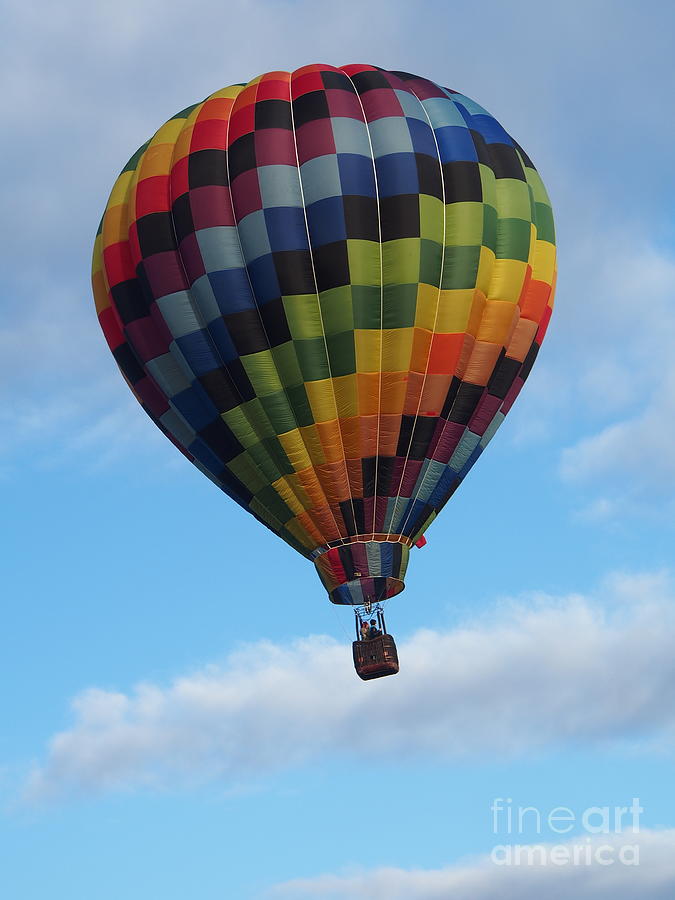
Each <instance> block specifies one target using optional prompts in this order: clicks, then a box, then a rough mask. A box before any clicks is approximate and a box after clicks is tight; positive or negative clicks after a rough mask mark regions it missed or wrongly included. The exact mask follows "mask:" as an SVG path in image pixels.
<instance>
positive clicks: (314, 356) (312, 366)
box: [295, 337, 330, 381]
mask: <svg viewBox="0 0 675 900" xmlns="http://www.w3.org/2000/svg"><path fill="white" fill-rule="evenodd" d="M295 352H296V353H297V355H298V363H299V364H300V371H301V372H302V380H303V381H320V380H321V379H322V378H330V372H329V371H328V359H327V357H326V344H325V341H324V339H323V337H320V338H312V340H310V341H295Z"/></svg>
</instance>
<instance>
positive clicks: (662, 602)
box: [24, 574, 675, 802]
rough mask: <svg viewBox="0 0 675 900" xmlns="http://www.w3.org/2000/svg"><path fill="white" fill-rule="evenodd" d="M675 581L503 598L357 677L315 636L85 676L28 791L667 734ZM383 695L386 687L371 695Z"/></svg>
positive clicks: (656, 738) (54, 794) (665, 741)
mask: <svg viewBox="0 0 675 900" xmlns="http://www.w3.org/2000/svg"><path fill="white" fill-rule="evenodd" d="M673 593H674V591H673V586H672V584H671V583H670V581H669V580H668V578H667V576H665V575H663V574H661V575H659V574H652V575H644V576H628V575H620V576H614V577H613V578H611V579H609V580H608V581H607V582H606V583H605V584H604V585H603V587H602V588H601V589H600V590H599V591H598V592H597V596H589V597H584V596H579V595H577V596H568V597H563V598H552V597H548V596H537V597H531V598H525V599H523V600H522V601H518V602H515V601H514V602H508V603H506V602H505V603H502V604H500V605H499V606H498V607H496V608H494V609H493V610H492V611H491V612H489V613H484V614H482V615H481V617H480V618H478V619H476V620H474V621H472V622H468V623H466V624H465V625H463V626H461V627H458V628H456V629H454V630H451V631H447V632H437V631H432V630H422V631H419V632H417V633H416V634H414V635H413V636H412V637H410V638H409V639H408V640H406V641H403V642H402V644H401V646H400V655H401V660H402V670H401V673H400V674H399V675H398V676H396V677H395V678H390V679H385V680H383V681H382V682H374V683H370V684H363V683H362V682H360V681H358V679H357V678H356V677H355V675H354V673H353V671H352V670H351V666H350V664H349V658H348V649H347V648H346V647H345V646H343V645H341V644H338V643H337V642H336V641H334V640H332V639H330V638H327V637H320V636H312V637H308V638H305V639H302V640H299V641H297V642H295V643H293V644H291V645H290V646H280V645H277V644H272V643H268V642H259V643H256V644H251V645H248V646H245V647H242V648H241V649H240V650H239V651H238V652H236V653H234V654H232V655H231V656H229V657H228V658H227V659H226V660H225V661H224V662H223V663H222V664H219V665H211V666H207V667H205V668H203V669H202V670H201V671H197V672H193V673H190V674H186V675H184V676H181V677H179V678H176V679H175V680H174V681H173V682H172V683H170V684H168V685H157V684H149V683H145V684H140V685H138V686H136V687H135V688H134V689H133V690H131V691H129V692H126V693H125V692H121V691H120V692H116V691H111V690H102V689H99V688H91V689H89V690H85V691H83V692H82V693H81V694H80V695H79V696H77V697H76V698H75V700H74V701H73V716H74V721H73V724H72V725H71V726H70V727H69V728H68V729H67V730H65V731H63V732H61V733H59V734H56V735H54V736H53V737H52V738H51V740H50V741H49V743H48V747H47V750H46V755H45V758H44V761H43V762H41V763H40V764H39V765H38V766H36V768H35V769H34V771H33V772H32V774H31V775H30V777H29V779H28V782H27V784H26V785H25V788H24V797H25V799H26V800H27V801H31V802H42V801H48V800H49V799H51V798H58V797H61V796H64V795H69V794H85V795H86V794H92V793H96V792H99V791H106V790H120V789H121V790H125V789H134V788H163V787H165V786H167V785H171V786H174V787H175V786H177V785H178V786H180V785H181V784H183V785H189V784H194V783H196V782H203V781H208V780H220V781H225V782H230V783H231V782H236V781H238V780H241V779H247V778H251V777H256V776H261V775H265V774H267V773H272V772H275V771H278V770H280V769H285V768H288V767H293V766H296V765H299V764H302V763H307V762H310V761H313V760H318V759H328V760H329V759H334V758H337V757H349V758H352V759H356V760H359V759H365V758H368V759H372V758H373V756H377V757H379V758H381V759H384V760H389V761H395V760H396V759H398V758H405V759H408V760H410V759H415V760H418V761H419V760H433V761H445V760H456V759H461V758H481V759H490V758H494V757H497V758H500V759H503V758H504V757H505V756H517V755H521V754H528V753H532V752H541V751H545V750H547V749H550V748H557V747H560V746H561V745H563V746H564V745H571V744H586V745H598V744H600V745H603V746H608V745H614V746H623V745H625V744H627V743H630V744H631V745H632V744H635V743H636V742H640V743H641V744H642V745H643V746H644V745H645V744H646V745H648V746H651V747H652V748H654V749H659V750H662V748H663V747H664V746H665V747H667V746H670V743H671V740H672V737H673V734H674V733H675V713H674V712H673V710H672V708H671V706H670V704H668V703H666V702H664V700H665V699H666V698H669V697H672V695H673V693H674V692H675V662H674V661H673V655H672V646H673V643H674V642H675V613H674V612H673V608H674V607H675V604H674V603H673V600H674V599H675V598H674V596H673ZM374 700H376V702H373V701H374Z"/></svg>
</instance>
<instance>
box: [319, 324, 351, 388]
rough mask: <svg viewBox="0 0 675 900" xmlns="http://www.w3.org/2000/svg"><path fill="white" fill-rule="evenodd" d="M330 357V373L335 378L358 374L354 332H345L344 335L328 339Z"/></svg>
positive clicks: (335, 335) (330, 336) (334, 335)
mask: <svg viewBox="0 0 675 900" xmlns="http://www.w3.org/2000/svg"><path fill="white" fill-rule="evenodd" d="M326 343H327V344H328V354H329V356H330V372H331V375H332V376H333V378H339V377H340V376H341V375H353V374H354V372H356V352H355V350H354V332H353V331H343V332H342V334H329V335H328V336H327V337H326Z"/></svg>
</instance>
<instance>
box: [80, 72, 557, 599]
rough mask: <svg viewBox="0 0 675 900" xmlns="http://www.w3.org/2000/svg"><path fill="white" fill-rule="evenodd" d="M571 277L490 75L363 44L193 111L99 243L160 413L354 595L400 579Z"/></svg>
mask: <svg viewBox="0 0 675 900" xmlns="http://www.w3.org/2000/svg"><path fill="white" fill-rule="evenodd" d="M554 282H555V238H554V228H553V216H552V212H551V206H550V203H549V200H548V196H547V194H546V190H545V188H544V185H543V183H542V181H541V179H540V177H539V175H538V174H537V171H536V170H535V168H534V166H533V165H532V162H531V161H530V159H529V157H528V156H527V155H526V154H525V152H524V151H523V150H522V149H521V147H520V146H519V145H518V144H517V143H516V142H515V141H514V140H513V138H511V137H510V136H509V135H508V134H507V133H506V131H504V129H503V128H502V126H501V125H500V124H499V123H498V122H497V121H496V120H495V119H494V118H493V117H492V116H491V115H490V114H489V113H488V112H486V111H485V110H484V109H483V108H482V107H480V106H479V105H478V104H477V103H475V102H474V101H473V100H470V99H469V98H468V97H466V96H464V95H462V94H460V93H457V92H456V91H453V90H450V89H448V88H443V87H439V86H438V85H437V84H434V83H433V82H431V81H428V80H427V79H425V78H420V77H418V76H416V75H410V74H408V73H405V72H388V71H384V70H382V69H379V68H376V67H374V66H366V65H349V66H344V67H342V68H334V67H332V66H327V65H310V66H305V67H304V68H301V69H298V70H297V71H295V72H268V73H267V74H265V75H261V76H259V77H258V78H254V79H253V80H252V81H250V82H248V83H247V84H237V85H233V86H231V87H227V88H224V89H223V90H220V91H217V92H216V93H215V94H212V95H211V96H210V97H208V98H207V99H206V100H205V101H204V102H202V103H198V104H197V105H195V106H192V107H189V108H188V109H185V110H183V111H182V112H180V113H177V114H176V115H175V116H173V117H172V118H171V119H169V121H168V122H166V124H165V125H163V126H162V127H161V128H160V129H159V131H158V132H157V133H156V134H155V136H154V137H153V138H151V140H150V141H148V142H147V143H146V144H144V145H143V146H142V147H141V148H140V149H139V150H138V151H137V152H136V153H135V154H134V155H133V156H132V157H131V159H130V160H129V162H128V163H127V165H126V166H125V167H124V170H123V171H122V173H121V174H120V176H119V178H118V179H117V181H116V182H115V186H114V187H113V190H112V193H111V195H110V199H109V201H108V205H107V207H106V210H105V213H104V216H103V220H102V223H101V227H100V229H99V232H98V234H97V237H96V243H95V249H94V262H93V286H94V295H95V300H96V308H97V312H98V317H99V321H100V323H101V328H102V329H103V332H104V334H105V337H106V339H107V341H108V344H109V346H110V349H111V350H112V353H113V355H114V357H115V359H116V361H117V363H118V365H119V367H120V369H121V370H122V373H123V375H124V377H125V379H126V381H127V383H128V384H129V386H130V387H131V390H132V391H133V393H134V394H135V396H136V398H137V399H138V401H139V402H140V403H141V404H142V406H143V408H144V409H145V410H146V412H147V413H148V415H149V416H150V417H151V418H152V419H153V421H154V422H155V424H156V425H157V426H158V427H159V428H160V429H161V430H162V431H163V432H164V433H165V434H166V436H167V437H168V438H169V439H170V440H171V441H173V442H174V444H176V446H177V447H178V448H179V449H180V450H181V451H182V452H183V453H184V454H185V456H187V457H188V459H189V460H190V461H191V462H193V463H194V464H195V465H196V466H197V467H198V468H199V469H200V470H201V471H202V472H203V473H204V474H205V475H206V476H207V477H208V478H210V479H211V480H212V481H213V482H214V483H215V484H216V485H217V486H218V487H219V488H221V490H223V491H224V492H225V493H226V494H228V495H229V496H230V497H232V499H233V500H236V502H237V503H239V504H240V505H241V506H243V507H244V508H245V509H247V510H248V511H249V512H250V513H252V514H253V515H254V516H255V517H256V518H257V519H259V521H261V522H262V523H264V524H265V525H267V527H268V528H270V529H271V530H272V531H273V532H274V533H275V534H277V535H279V536H280V537H281V538H283V540H285V541H286V542H287V543H288V544H290V545H291V546H292V547H294V548H295V549H296V550H298V551H299V552H300V553H302V554H303V555H304V556H306V557H307V558H309V559H312V560H314V562H315V563H316V567H317V569H318V572H319V575H320V577H321V579H322V581H323V583H324V585H325V587H326V589H327V590H328V592H329V594H330V597H331V600H333V602H335V603H343V604H360V603H363V602H364V600H366V599H371V600H372V599H381V598H384V597H387V596H392V595H394V594H397V593H399V591H401V590H402V589H403V575H404V573H405V569H406V565H407V562H408V554H409V550H410V548H411V547H412V546H413V545H414V543H415V542H416V541H417V539H418V538H419V537H420V536H421V535H422V534H423V532H425V531H426V529H427V528H428V527H429V525H430V523H431V522H432V521H433V519H434V518H435V517H436V515H437V514H438V512H439V511H440V510H441V509H442V507H443V506H444V505H445V503H446V502H447V501H448V499H449V498H450V497H451V496H452V494H453V493H454V491H455V490H456V489H457V487H458V486H459V484H460V483H461V481H462V479H463V478H464V476H465V475H466V474H467V472H468V471H469V469H471V467H472V466H473V465H474V463H475V462H476V460H477V459H478V457H479V456H480V455H481V453H482V452H483V450H484V448H485V447H486V445H487V444H488V442H489V441H490V439H491V438H492V436H493V435H494V433H495V432H496V430H497V429H498V428H499V425H500V424H501V423H502V421H503V420H504V417H505V416H506V414H507V413H508V411H509V409H510V408H511V406H512V404H513V402H514V400H515V399H516V397H517V395H518V393H519V391H520V389H521V387H522V386H523V383H524V381H525V379H526V378H527V376H528V375H529V372H530V369H531V368H532V365H533V363H534V361H535V358H536V356H537V352H538V350H539V347H540V345H541V342H542V340H543V337H544V334H545V331H546V327H547V325H548V322H549V318H550V314H551V309H552V304H553V292H554Z"/></svg>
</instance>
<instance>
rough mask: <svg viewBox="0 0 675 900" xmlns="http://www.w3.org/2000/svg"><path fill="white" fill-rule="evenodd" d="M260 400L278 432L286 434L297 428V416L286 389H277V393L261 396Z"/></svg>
mask: <svg viewBox="0 0 675 900" xmlns="http://www.w3.org/2000/svg"><path fill="white" fill-rule="evenodd" d="M260 402H261V403H262V407H263V409H264V410H265V413H266V415H267V418H268V419H269V420H270V422H271V424H272V428H273V429H274V431H275V432H276V433H277V434H286V432H287V431H291V430H292V429H293V428H295V416H294V415H293V410H292V409H291V407H290V404H289V402H288V397H287V396H286V392H285V391H277V392H276V393H275V394H268V395H267V396H266V397H261V398H260Z"/></svg>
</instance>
